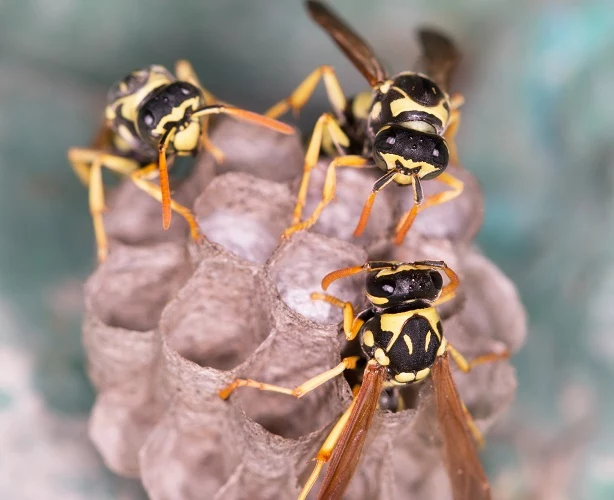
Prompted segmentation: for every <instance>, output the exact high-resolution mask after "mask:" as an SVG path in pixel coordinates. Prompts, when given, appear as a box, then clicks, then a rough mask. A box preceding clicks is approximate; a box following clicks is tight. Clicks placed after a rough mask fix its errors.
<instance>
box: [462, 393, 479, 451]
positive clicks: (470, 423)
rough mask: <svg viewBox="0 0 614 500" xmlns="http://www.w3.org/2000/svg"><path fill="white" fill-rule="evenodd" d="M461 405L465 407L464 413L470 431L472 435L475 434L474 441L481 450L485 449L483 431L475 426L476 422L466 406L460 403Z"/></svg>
mask: <svg viewBox="0 0 614 500" xmlns="http://www.w3.org/2000/svg"><path fill="white" fill-rule="evenodd" d="M460 404H461V405H462V407H463V413H464V414H465V420H466V421H467V425H468V426H469V430H470V431H471V434H473V439H474V440H475V442H476V443H477V444H478V446H479V447H480V448H483V447H484V436H483V435H482V431H481V430H480V429H478V426H477V425H475V421H474V420H473V417H472V416H471V413H469V410H468V409H467V407H466V406H465V403H463V402H462V401H460Z"/></svg>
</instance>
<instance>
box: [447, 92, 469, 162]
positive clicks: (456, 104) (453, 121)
mask: <svg viewBox="0 0 614 500" xmlns="http://www.w3.org/2000/svg"><path fill="white" fill-rule="evenodd" d="M464 102H465V98H464V97H463V96H462V95H460V94H454V95H453V96H452V97H451V99H450V105H451V111H450V119H449V120H448V127H447V129H446V132H445V133H444V137H445V139H446V142H447V143H448V150H449V153H450V163H451V164H452V165H458V150H457V149H456V140H455V137H456V132H457V131H458V126H459V125H460V111H459V110H458V108H460V107H461V106H462V105H463V103H464Z"/></svg>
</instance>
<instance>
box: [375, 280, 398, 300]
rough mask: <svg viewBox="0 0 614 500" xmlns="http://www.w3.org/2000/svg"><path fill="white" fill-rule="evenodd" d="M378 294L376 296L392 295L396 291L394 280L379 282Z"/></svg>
mask: <svg viewBox="0 0 614 500" xmlns="http://www.w3.org/2000/svg"><path fill="white" fill-rule="evenodd" d="M379 289H380V292H381V293H379V294H378V295H380V296H381V297H386V296H388V295H392V294H393V293H394V291H395V289H396V287H395V282H394V280H384V281H380V282H379Z"/></svg>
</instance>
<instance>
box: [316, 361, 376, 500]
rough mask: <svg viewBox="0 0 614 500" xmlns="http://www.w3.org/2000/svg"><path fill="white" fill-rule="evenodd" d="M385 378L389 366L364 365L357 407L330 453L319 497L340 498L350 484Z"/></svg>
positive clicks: (324, 498)
mask: <svg viewBox="0 0 614 500" xmlns="http://www.w3.org/2000/svg"><path fill="white" fill-rule="evenodd" d="M385 379H386V368H384V367H383V366H381V365H379V364H368V365H367V367H366V368H365V372H364V374H363V378H362V385H361V386H360V390H359V391H358V394H357V395H356V399H355V403H354V408H353V409H352V412H351V413H350V417H349V418H348V421H347V423H346V424H345V427H344V428H343V431H342V432H341V435H340V436H339V440H338V441H337V443H336V444H335V448H334V449H333V452H332V454H331V456H330V460H329V462H328V466H327V468H326V474H325V475H324V480H323V481H322V487H321V488H320V491H319V493H318V500H333V499H339V498H341V496H342V495H343V492H344V491H345V490H346V488H347V487H348V484H350V481H351V479H352V476H353V475H354V470H355V469H356V466H357V465H358V460H359V459H360V455H361V452H362V447H363V445H364V444H365V439H366V437H367V432H368V431H369V427H370V426H371V421H372V420H373V416H374V415H375V410H376V409H377V403H378V401H379V396H380V393H381V392H382V389H383V387H384V380H385Z"/></svg>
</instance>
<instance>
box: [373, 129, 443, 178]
mask: <svg viewBox="0 0 614 500" xmlns="http://www.w3.org/2000/svg"><path fill="white" fill-rule="evenodd" d="M448 158H449V154H448V146H447V145H446V141H445V139H444V138H443V137H441V136H440V135H437V134H432V133H429V132H423V131H420V130H415V129H411V128H407V127H404V126H400V125H390V126H385V127H382V129H381V130H380V131H379V132H378V133H377V135H376V136H375V140H374V142H373V160H374V161H375V163H376V164H377V166H378V167H380V168H381V169H382V170H384V171H386V172H388V171H391V170H398V171H399V177H400V178H403V177H405V176H410V178H411V176H417V177H419V178H420V179H425V180H427V179H432V178H434V177H437V176H438V175H439V174H440V173H442V172H443V171H444V170H445V169H446V167H447V166H448Z"/></svg>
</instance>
